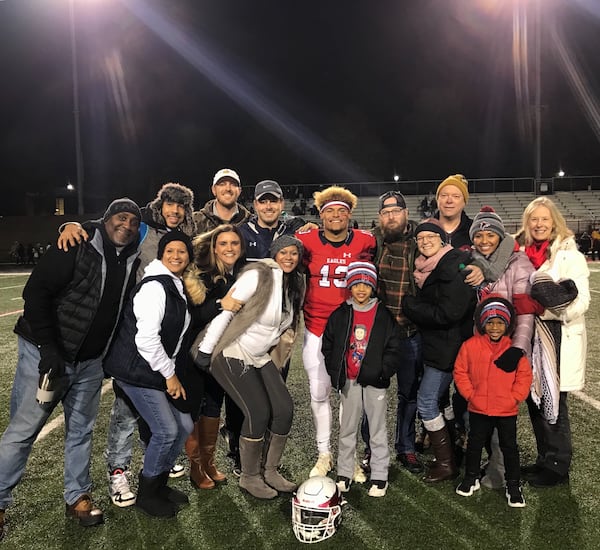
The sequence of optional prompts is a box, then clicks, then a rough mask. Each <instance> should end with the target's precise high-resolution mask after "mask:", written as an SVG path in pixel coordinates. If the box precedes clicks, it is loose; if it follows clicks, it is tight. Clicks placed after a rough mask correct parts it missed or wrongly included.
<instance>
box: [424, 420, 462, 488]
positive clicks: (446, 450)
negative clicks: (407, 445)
mask: <svg viewBox="0 0 600 550" xmlns="http://www.w3.org/2000/svg"><path fill="white" fill-rule="evenodd" d="M429 439H430V440H431V448H432V449H433V453H434V455H435V460H434V462H433V463H432V464H431V466H430V467H429V470H428V471H427V475H426V476H425V477H424V478H423V481H425V482H426V483H436V482H438V481H445V480H446V479H454V478H455V477H456V476H457V475H458V468H457V467H456V463H455V462H454V449H453V445H452V442H451V441H450V433H449V432H448V428H447V427H446V426H444V427H443V428H442V429H441V430H437V431H435V432H429Z"/></svg>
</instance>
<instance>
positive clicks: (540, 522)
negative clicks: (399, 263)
mask: <svg viewBox="0 0 600 550" xmlns="http://www.w3.org/2000/svg"><path fill="white" fill-rule="evenodd" d="M589 265H590V268H591V270H592V276H591V279H590V287H591V289H592V305H591V307H590V310H589V312H588V314H587V323H588V339H589V343H588V345H589V347H588V368H587V383H586V388H585V391H584V392H583V393H584V394H585V396H586V397H587V399H586V400H585V401H584V400H583V399H581V398H579V397H578V396H575V395H571V396H570V399H569V406H570V410H571V422H572V431H573V444H574V459H573V466H572V472H571V483H570V485H569V486H566V487H558V488H553V489H545V490H540V489H534V488H531V487H528V486H525V489H524V494H525V498H526V501H527V507H526V508H524V509H512V508H509V507H508V506H507V504H506V499H505V497H504V495H503V494H502V493H501V492H496V491H490V490H486V489H484V488H482V490H481V491H478V492H477V493H476V494H475V495H474V496H473V497H471V498H463V497H460V496H458V495H456V494H455V493H454V489H455V485H456V483H457V482H454V481H452V482H444V483H441V484H437V485H434V486H426V485H425V484H424V483H422V482H421V481H420V479H419V477H417V476H414V475H411V474H409V473H408V472H407V471H406V470H404V469H402V468H401V467H399V466H398V465H397V464H396V462H395V460H393V461H392V464H391V468H390V487H389V489H388V493H387V495H386V497H385V498H382V499H373V498H370V497H368V496H367V493H366V487H365V486H360V485H353V486H352V488H351V490H350V492H349V493H348V495H347V500H348V505H347V506H346V507H345V509H344V513H343V517H344V519H343V522H342V526H341V527H340V529H339V530H338V532H337V533H336V534H335V536H334V537H333V538H331V539H329V540H327V541H324V542H322V543H320V545H319V548H322V549H328V548H353V550H360V549H371V548H378V549H396V548H405V547H407V548H413V549H432V550H433V549H444V550H453V549H479V548H481V549H485V550H492V549H512V548H529V549H547V548H560V549H571V548H572V549H575V548H577V549H590V550H591V549H596V548H600V522H599V521H598V518H600V502H599V497H600V461H599V460H598V458H597V450H598V448H599V442H600V441H599V439H600V410H599V409H598V408H596V407H600V339H599V338H598V335H599V334H600V308H598V298H599V294H600V263H591V264H589ZM25 281H26V276H25V275H18V274H11V275H0V431H2V432H3V431H4V429H5V427H6V425H7V423H8V415H9V401H10V388H11V385H12V380H13V376H14V369H15V365H16V336H15V335H14V334H13V333H12V328H13V326H14V323H15V321H16V319H17V314H16V313H12V314H11V312H16V311H18V310H20V309H21V308H22V301H21V300H20V294H21V291H22V287H23V285H24V283H25ZM289 386H290V391H291V393H292V396H293V398H294V403H295V417H294V424H293V428H292V435H291V437H290V440H289V444H288V447H287V449H286V452H285V455H284V470H285V473H286V475H288V476H289V477H290V478H291V479H294V480H296V481H297V482H301V481H303V480H304V479H305V478H306V477H307V476H308V472H309V471H310V468H311V467H312V465H313V462H314V460H315V458H316V450H315V444H314V429H313V425H312V419H311V413H310V405H309V396H308V383H307V380H306V375H305V373H304V370H303V369H302V365H301V360H300V346H297V349H296V351H295V355H294V360H293V363H292V368H291V372H290V378H289ZM394 390H395V386H393V387H392V388H391V389H390V393H389V396H390V400H389V401H390V403H389V422H388V428H389V431H390V441H391V434H392V430H393V428H394V416H395V415H394V407H395V399H394V397H393V396H394ZM111 395H112V394H111V392H107V394H106V395H104V397H103V398H102V401H101V407H100V413H99V416H98V421H97V424H96V432H95V437H94V452H93V460H92V475H93V479H94V482H95V491H94V498H95V500H96V502H97V503H98V504H99V505H100V506H101V507H102V508H103V510H104V512H105V518H106V522H105V524H104V525H103V526H99V527H94V528H88V529H84V528H81V527H79V526H78V525H77V524H76V523H75V522H73V521H71V520H68V519H66V518H65V516H64V501H63V498H62V490H63V489H62V481H63V475H62V474H63V431H62V429H61V428H59V429H56V430H54V431H53V432H51V433H50V434H49V435H48V436H47V437H46V438H44V439H43V440H42V441H39V442H37V443H36V444H35V445H34V449H33V452H32V454H31V457H30V460H29V463H28V465H27V469H26V473H25V476H24V477H23V480H22V482H21V483H20V485H19V486H18V487H17V488H16V490H15V491H14V497H15V502H14V504H13V505H12V506H11V507H10V508H9V509H8V510H7V521H8V533H7V536H6V537H5V540H4V541H3V542H2V543H0V545H2V547H4V548H11V549H32V550H33V549H38V548H39V549H45V550H46V549H48V550H53V549H62V548H88V549H104V548H123V549H144V548H148V549H154V548H157V549H158V548H177V549H181V550H186V549H192V548H194V549H197V548H206V549H221V548H222V549H226V548H244V549H262V548H265V549H271V548H273V549H282V548H285V549H288V548H305V547H306V546H305V545H303V544H301V543H299V542H298V541H297V540H296V538H295V537H294V535H293V533H292V528H291V520H290V511H291V504H290V498H289V497H279V498H277V499H275V500H273V501H268V502H263V501H258V500H256V499H254V498H252V497H250V496H248V495H246V494H244V493H242V492H241V491H240V490H239V488H238V486H237V483H236V481H235V478H232V479H230V480H229V481H228V483H226V484H222V485H220V486H219V487H218V488H217V489H215V490H212V491H196V490H194V489H193V488H192V487H191V486H190V484H189V481H188V479H187V477H183V478H180V480H175V481H172V482H171V483H173V484H174V485H176V486H177V487H178V488H180V489H182V490H184V491H185V492H186V493H187V494H188V496H189V497H190V501H191V504H190V506H188V507H186V508H184V509H182V511H181V512H180V513H179V515H178V517H177V519H176V520H158V519H153V518H149V517H147V516H145V515H143V514H141V513H140V512H138V511H136V510H135V509H133V508H125V509H120V508H117V507H115V506H113V505H112V504H111V503H110V500H109V498H108V493H107V486H106V472H105V465H104V459H103V456H102V453H103V450H104V445H105V442H106V428H107V425H108V415H109V412H110V406H111V403H112V397H111ZM333 402H335V403H337V398H336V397H335V396H333ZM336 408H337V405H336ZM58 413H60V411H58V412H57V413H56V414H58ZM334 418H335V413H334ZM334 424H335V421H334ZM334 440H335V437H334ZM519 443H520V446H521V459H522V461H523V463H527V462H529V461H531V460H532V459H533V457H534V443H533V439H532V434H531V428H530V424H529V419H528V418H527V414H526V411H525V410H524V409H522V411H521V415H520V417H519ZM359 448H360V447H359ZM223 450H224V449H223V444H222V442H221V441H220V442H219V451H218V463H219V464H220V465H222V466H224V467H227V466H229V465H228V464H227V462H226V459H225V458H224V452H223ZM361 450H362V449H361ZM140 465H141V454H140V452H139V450H136V453H135V457H134V471H137V470H138V469H139V467H140ZM226 469H227V468H226Z"/></svg>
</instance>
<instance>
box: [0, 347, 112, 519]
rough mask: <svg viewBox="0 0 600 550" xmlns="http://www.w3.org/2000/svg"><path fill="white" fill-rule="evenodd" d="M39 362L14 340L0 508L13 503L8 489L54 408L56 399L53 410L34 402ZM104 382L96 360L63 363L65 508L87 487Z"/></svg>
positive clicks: (0, 450)
mask: <svg viewBox="0 0 600 550" xmlns="http://www.w3.org/2000/svg"><path fill="white" fill-rule="evenodd" d="M39 362H40V353H39V350H38V348H37V346H34V345H33V344H31V343H29V342H27V341H26V340H24V339H23V338H21V337H19V338H18V361H17V369H16V372H15V380H14V383H13V388H12V393H11V398H10V422H9V424H8V426H7V428H6V431H5V432H4V435H3V436H2V439H0V508H1V509H4V508H6V507H7V506H8V505H9V504H10V503H11V502H12V490H13V489H14V488H15V487H16V486H17V484H18V483H19V481H20V480H21V477H22V476H23V472H24V471H25V465H26V464H27V460H28V458H29V455H30V453H31V448H32V446H33V443H34V441H35V439H36V437H37V435H38V434H39V433H40V431H41V429H42V428H43V427H44V424H45V423H46V421H47V420H48V417H49V416H50V414H51V413H52V410H53V409H54V408H55V407H56V404H57V403H58V400H57V401H56V402H55V403H54V404H53V405H52V406H48V407H44V408H42V407H40V406H39V405H38V403H37V401H36V400H35V394H36V392H37V387H38V380H39V376H40V374H39V371H38V365H39ZM103 377H104V373H103V371H102V361H101V359H100V358H96V359H90V360H87V361H82V362H80V363H75V364H71V363H66V364H65V377H64V379H63V380H64V384H63V386H62V391H61V396H60V400H61V401H62V404H63V408H64V413H65V464H64V479H65V492H64V497H65V501H66V502H67V504H73V503H74V502H75V501H76V500H77V499H78V498H79V497H80V496H81V495H83V494H84V493H89V492H90V490H91V488H92V479H91V477H90V461H91V453H92V430H93V428H94V423H95V421H96V414H97V412H98V404H99V403H100V388H101V385H102V379H103Z"/></svg>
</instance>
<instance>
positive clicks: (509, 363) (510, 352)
mask: <svg viewBox="0 0 600 550" xmlns="http://www.w3.org/2000/svg"><path fill="white" fill-rule="evenodd" d="M521 357H523V350H522V349H520V348H515V347H510V348H508V349H507V350H506V351H505V352H504V353H503V354H502V355H501V356H500V357H498V359H496V360H495V361H494V363H496V366H497V367H498V368H499V369H502V370H503V371H504V372H515V371H516V370H517V365H518V363H519V361H520V360H521Z"/></svg>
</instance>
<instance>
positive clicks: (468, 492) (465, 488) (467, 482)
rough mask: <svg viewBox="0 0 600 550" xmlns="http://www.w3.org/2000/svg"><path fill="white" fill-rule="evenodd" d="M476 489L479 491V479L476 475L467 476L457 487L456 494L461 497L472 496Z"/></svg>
mask: <svg viewBox="0 0 600 550" xmlns="http://www.w3.org/2000/svg"><path fill="white" fill-rule="evenodd" d="M475 491H479V479H478V478H476V477H475V476H465V478H464V479H463V480H462V481H461V482H460V485H459V486H458V487H457V488H456V494H457V495H460V496H461V497H470V496H472V495H473V493H474V492H475Z"/></svg>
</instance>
